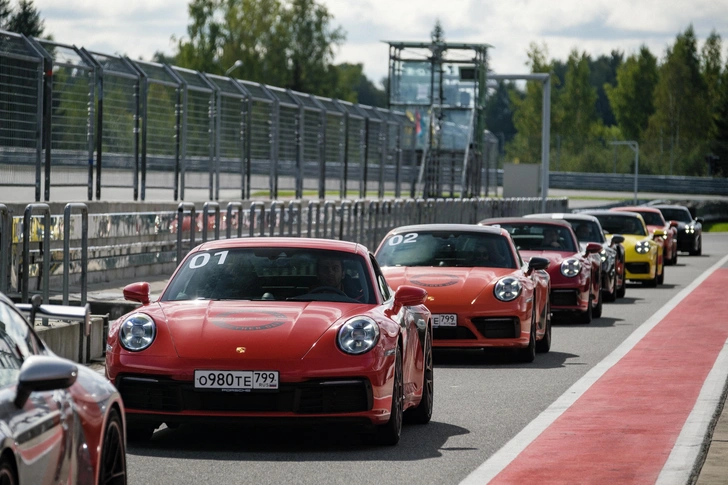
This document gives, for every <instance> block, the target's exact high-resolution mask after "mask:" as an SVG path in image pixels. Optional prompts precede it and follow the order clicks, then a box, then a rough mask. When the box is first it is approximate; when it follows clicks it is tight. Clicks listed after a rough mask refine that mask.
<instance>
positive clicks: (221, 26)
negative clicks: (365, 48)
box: [175, 0, 344, 96]
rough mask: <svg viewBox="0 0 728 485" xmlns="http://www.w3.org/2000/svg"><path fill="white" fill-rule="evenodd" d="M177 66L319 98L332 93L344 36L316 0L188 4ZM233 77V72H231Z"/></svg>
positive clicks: (206, 0) (219, 0) (196, 1)
mask: <svg viewBox="0 0 728 485" xmlns="http://www.w3.org/2000/svg"><path fill="white" fill-rule="evenodd" d="M188 10H189V15H190V23H189V25H188V28H187V33H188V36H189V38H186V39H180V40H178V41H177V48H178V52H177V53H176V55H175V62H176V64H178V65H180V66H182V67H188V68H191V69H197V70H200V71H205V72H209V73H214V74H224V73H225V71H226V70H227V69H228V68H229V67H230V66H233V65H234V63H235V62H236V61H238V60H239V61H242V67H240V68H238V69H237V70H236V71H235V73H234V75H235V77H238V78H242V79H247V80H251V81H256V82H261V83H265V84H270V85H275V86H280V87H285V88H291V89H295V90H299V91H305V92H310V93H314V94H320V95H324V96H326V95H329V94H330V93H332V92H334V91H335V89H336V86H335V84H336V82H337V79H338V75H337V72H336V69H335V68H334V67H333V65H332V60H333V49H334V47H335V46H336V45H339V44H340V43H341V42H343V40H344V32H343V31H342V30H341V29H340V28H333V27H332V26H331V22H332V20H333V18H332V16H331V15H330V14H329V12H328V10H327V9H326V7H325V6H323V5H321V4H319V3H317V2H316V1H315V0H237V1H233V0H192V1H191V2H190V4H189V7H188ZM231 75H233V73H231Z"/></svg>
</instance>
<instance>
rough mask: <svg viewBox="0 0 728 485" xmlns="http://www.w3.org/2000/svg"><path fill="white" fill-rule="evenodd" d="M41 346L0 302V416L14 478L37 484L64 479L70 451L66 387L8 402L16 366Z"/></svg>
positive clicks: (12, 394)
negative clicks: (13, 460)
mask: <svg viewBox="0 0 728 485" xmlns="http://www.w3.org/2000/svg"><path fill="white" fill-rule="evenodd" d="M41 348H42V345H41V344H40V342H39V341H38V340H37V337H36V336H35V334H34V333H33V332H32V331H31V330H30V327H29V326H28V323H27V322H26V321H25V319H24V318H23V317H22V316H21V315H20V314H19V313H18V312H16V311H15V309H13V308H11V307H10V305H8V304H6V303H5V302H2V301H0V420H2V421H3V423H4V424H5V425H6V430H7V432H8V434H9V435H10V437H11V439H12V440H13V441H14V442H15V453H16V455H17V456H16V459H17V463H18V478H19V482H20V483H33V484H39V485H40V484H51V483H59V482H65V480H64V478H66V477H67V474H68V473H69V469H70V467H69V464H70V456H71V454H72V451H73V450H72V446H70V445H71V443H69V441H68V440H70V439H71V435H70V432H69V430H68V426H67V424H68V422H69V420H70V419H72V418H71V416H72V410H71V402H70V400H71V397H70V394H69V393H68V392H67V391H66V390H61V391H48V392H34V393H32V394H31V395H30V397H29V398H28V400H27V401H26V403H25V405H24V406H23V407H22V408H18V407H17V406H16V405H15V404H14V400H15V396H16V385H17V381H18V375H19V373H20V367H21V366H22V364H23V361H24V360H25V359H26V358H28V357H29V356H31V355H34V354H37V353H38V352H39V351H40V349H41Z"/></svg>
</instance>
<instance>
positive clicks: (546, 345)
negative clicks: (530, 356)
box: [536, 303, 551, 354]
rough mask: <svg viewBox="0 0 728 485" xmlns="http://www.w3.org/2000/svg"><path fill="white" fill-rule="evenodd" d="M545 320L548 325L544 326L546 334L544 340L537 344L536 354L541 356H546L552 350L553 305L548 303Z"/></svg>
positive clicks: (545, 309)
mask: <svg viewBox="0 0 728 485" xmlns="http://www.w3.org/2000/svg"><path fill="white" fill-rule="evenodd" d="M544 313H545V315H544V319H545V320H546V324H545V325H544V329H545V330H544V333H543V338H542V339H541V340H539V341H538V342H536V352H538V353H540V354H545V353H546V352H548V351H549V350H551V304H550V303H546V307H545V308H544Z"/></svg>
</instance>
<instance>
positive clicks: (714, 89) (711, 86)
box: [700, 30, 722, 137]
mask: <svg viewBox="0 0 728 485" xmlns="http://www.w3.org/2000/svg"><path fill="white" fill-rule="evenodd" d="M721 50H722V48H721V38H720V35H718V34H717V33H716V32H715V30H713V31H712V32H711V33H710V35H709V36H708V38H707V39H706V40H705V44H703V48H702V50H701V53H700V72H701V74H702V76H703V79H704V80H705V85H706V89H707V95H708V99H707V101H708V106H709V107H710V110H711V116H712V118H713V126H712V127H711V128H712V129H713V132H712V133H710V136H711V137H713V136H714V135H715V129H716V126H715V122H716V120H717V118H718V107H719V105H720V83H721V64H722V63H721Z"/></svg>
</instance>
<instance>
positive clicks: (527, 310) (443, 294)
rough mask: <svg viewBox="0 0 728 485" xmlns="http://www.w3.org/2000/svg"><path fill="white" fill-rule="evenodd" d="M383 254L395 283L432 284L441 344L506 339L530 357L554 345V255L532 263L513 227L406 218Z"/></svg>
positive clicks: (482, 344)
mask: <svg viewBox="0 0 728 485" xmlns="http://www.w3.org/2000/svg"><path fill="white" fill-rule="evenodd" d="M376 257H377V261H379V264H380V265H381V267H382V273H383V274H384V276H385V277H386V278H387V282H388V283H389V285H390V286H391V287H392V288H402V287H404V286H405V285H414V286H419V287H422V288H424V289H426V290H427V295H428V296H427V303H426V305H427V307H428V308H429V309H430V311H431V312H432V322H433V325H432V327H433V337H434V338H433V345H434V346H435V347H441V348H443V347H444V348H489V347H506V348H511V349H514V350H515V351H516V353H517V357H518V359H519V360H521V361H524V362H532V361H533V360H534V359H535V356H536V352H548V351H549V349H550V348H551V310H550V306H549V276H548V274H547V273H546V272H545V271H543V270H544V269H546V267H547V266H548V260H547V259H545V258H533V259H531V261H530V262H529V263H528V264H524V263H523V261H522V260H521V257H520V256H519V254H518V251H516V248H515V246H514V245H513V241H512V240H511V237H510V236H509V235H508V232H506V231H505V230H502V229H496V228H491V227H479V226H474V225H466V224H428V225H415V226H403V227H399V228H397V229H394V230H392V231H390V233H389V234H387V236H386V237H385V238H384V239H383V240H382V242H381V243H380V245H379V248H378V249H377V252H376Z"/></svg>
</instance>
